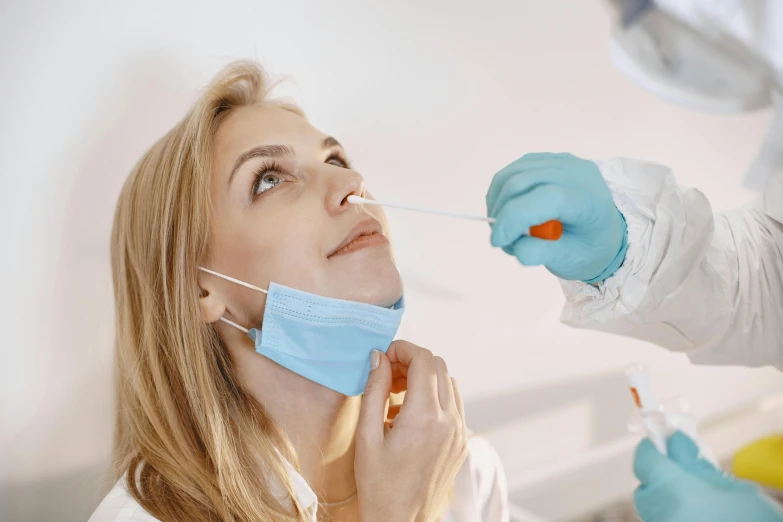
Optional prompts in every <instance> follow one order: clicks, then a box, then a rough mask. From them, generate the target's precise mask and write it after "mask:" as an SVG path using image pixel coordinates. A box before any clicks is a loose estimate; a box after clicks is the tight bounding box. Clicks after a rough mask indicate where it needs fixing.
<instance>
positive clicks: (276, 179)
mask: <svg viewBox="0 0 783 522" xmlns="http://www.w3.org/2000/svg"><path fill="white" fill-rule="evenodd" d="M282 181H283V180H282V179H280V176H278V175H277V174H275V173H273V172H269V173H267V174H262V175H261V176H260V177H259V179H258V183H256V189H255V191H254V193H255V194H261V193H263V192H266V191H267V190H269V189H273V188H275V187H276V186H278V185H279V184H280V183H282Z"/></svg>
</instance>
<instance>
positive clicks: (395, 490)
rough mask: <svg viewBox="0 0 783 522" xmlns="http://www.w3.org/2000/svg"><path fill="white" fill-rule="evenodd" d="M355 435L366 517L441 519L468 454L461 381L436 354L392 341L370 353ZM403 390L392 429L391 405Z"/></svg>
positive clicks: (398, 521)
mask: <svg viewBox="0 0 783 522" xmlns="http://www.w3.org/2000/svg"><path fill="white" fill-rule="evenodd" d="M373 368H374V369H373V370H372V371H371V372H370V378H369V379H368V381H367V386H366V388H365V392H364V397H363V399H362V409H361V414H360V417H359V427H358V429H357V432H356V463H355V473H356V487H357V491H358V496H359V509H360V510H361V513H362V520H366V521H378V522H412V521H427V522H430V521H432V520H436V519H437V518H438V517H439V516H440V515H441V514H442V511H443V508H444V507H445V506H446V504H447V502H448V497H449V493H450V492H451V489H452V487H453V485H454V478H455V476H456V475H457V472H458V471H459V469H460V467H461V466H462V463H463V461H464V460H465V457H466V456H467V431H466V428H465V414H464V411H463V406H462V397H461V396H460V393H459V389H458V388H457V383H456V382H455V381H454V379H452V378H451V377H449V373H448V369H447V368H446V363H445V362H444V361H443V359H441V358H440V357H435V356H433V355H432V352H430V351H429V350H426V349H424V348H420V347H418V346H416V345H414V344H411V343H409V342H406V341H395V342H393V343H392V344H391V346H390V347H389V350H388V352H387V353H386V354H383V353H381V352H375V353H374V354H373ZM392 383H394V391H395V392H400V391H406V390H407V393H406V394H405V399H404V401H403V403H402V405H401V407H400V408H399V412H398V413H397V415H396V418H395V419H394V426H393V427H391V426H390V425H389V424H387V423H386V422H385V420H386V403H387V400H388V399H389V393H390V392H391V391H392Z"/></svg>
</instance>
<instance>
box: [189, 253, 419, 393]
mask: <svg viewBox="0 0 783 522" xmlns="http://www.w3.org/2000/svg"><path fill="white" fill-rule="evenodd" d="M200 270H203V271H204V272H207V273H210V274H212V275H215V276H218V277H221V278H223V279H226V280H228V281H231V282H232V283H236V284H239V285H242V286H244V287H246V288H250V289H252V290H256V291H258V292H263V293H265V294H266V295H267V297H266V307H265V308H264V319H263V322H262V324H261V330H260V331H259V330H258V329H256V328H251V329H250V330H248V329H246V328H244V327H242V326H240V325H238V324H236V323H235V322H233V321H231V320H229V319H226V318H225V317H221V320H222V321H224V322H226V323H228V324H230V325H231V326H234V327H236V328H239V329H240V330H242V331H243V332H246V333H247V335H248V336H249V337H250V338H251V339H252V340H253V341H254V342H255V345H256V351H257V352H258V353H260V354H261V355H263V356H265V357H267V358H269V359H271V360H273V361H274V362H276V363H277V364H279V365H280V366H283V367H284V368H288V369H289V370H291V371H292V372H294V373H296V374H299V375H301V376H302V377H305V378H306V379H309V380H311V381H313V382H317V383H318V384H320V385H322V386H325V387H327V388H329V389H332V390H334V391H337V392H340V393H342V394H344V395H348V396H356V395H361V394H362V392H363V391H364V386H365V384H366V383H367V377H368V376H369V375H370V354H371V352H372V351H373V350H380V351H381V352H384V353H385V352H386V350H387V349H388V348H389V345H390V344H391V342H392V341H393V340H394V336H395V335H397V330H398V329H399V327H400V323H401V322H402V314H403V312H404V309H405V306H404V301H403V299H400V300H399V301H398V302H397V304H395V305H394V306H393V307H391V308H384V307H381V306H374V305H370V304H366V303H359V302H356V301H344V300H342V299H334V298H331V297H323V296H319V295H315V294H310V293H308V292H302V291H301V290H294V289H293V288H288V287H286V286H282V285H278V284H275V283H271V284H270V285H269V290H264V289H262V288H259V287H257V286H253V285H251V284H248V283H245V282H244V281H240V280H238V279H234V278H233V277H228V276H225V275H223V274H220V273H218V272H214V271H212V270H208V269H206V268H200Z"/></svg>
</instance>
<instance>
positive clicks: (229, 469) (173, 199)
mask: <svg viewBox="0 0 783 522" xmlns="http://www.w3.org/2000/svg"><path fill="white" fill-rule="evenodd" d="M268 92H269V85H268V83H267V82H266V80H265V76H264V73H263V71H262V70H261V68H260V67H259V66H258V65H257V64H255V63H252V62H235V63H232V64H230V65H229V66H228V67H226V68H225V69H224V70H222V71H221V72H220V73H219V74H218V75H217V76H216V77H215V78H214V80H213V81H212V83H211V84H210V85H209V86H208V87H207V89H206V90H205V92H204V93H203V94H202V96H201V97H200V99H199V100H198V101H197V103H196V104H195V106H194V107H193V109H192V110H191V111H190V113H189V114H187V115H186V116H185V118H184V119H183V120H182V121H180V122H179V123H178V124H177V125H176V126H175V127H174V128H173V129H172V130H171V131H170V132H169V133H168V134H166V135H165V136H164V137H163V138H162V139H160V140H159V141H158V142H157V143H155V145H154V146H153V147H152V148H151V149H150V150H149V151H148V152H147V153H146V154H145V155H144V156H143V157H142V158H141V160H140V161H139V162H138V164H137V165H136V166H135V167H134V169H133V171H132V172H131V173H130V176H129V177H128V180H127V181H126V182H125V185H124V187H123V189H122V193H121V195H120V199H119V202H118V203H117V210H116V214H115V217H114V227H113V230H112V241H111V261H112V273H113V282H114V294H115V307H116V362H115V371H116V377H115V378H116V400H117V418H116V427H115V429H116V433H115V445H114V456H113V457H114V458H113V471H114V474H115V477H114V478H115V480H116V479H119V478H120V477H122V476H123V475H126V480H127V484H128V490H129V491H130V493H131V495H133V497H134V498H135V499H136V500H137V501H138V502H139V503H140V504H141V506H142V507H143V508H144V509H146V510H147V511H148V512H149V513H150V514H151V515H153V516H155V517H156V518H158V519H160V520H164V521H166V522H172V521H182V522H185V521H187V522H207V521H210V522H214V521H216V520H223V521H258V520H261V521H267V520H274V521H301V520H306V519H307V518H306V513H305V512H304V510H303V509H302V508H301V507H300V506H299V504H298V503H297V502H296V494H295V492H294V490H293V488H292V486H291V483H290V480H289V478H288V475H287V473H286V469H285V467H284V464H283V462H282V460H281V457H282V458H285V459H288V461H289V462H291V463H292V464H293V465H294V466H296V465H297V464H296V460H295V456H294V454H293V451H292V450H291V446H290V444H289V443H288V441H287V439H286V437H285V436H284V434H283V433H282V431H281V430H280V429H279V428H278V427H277V426H276V425H275V424H274V423H273V422H272V421H271V420H270V418H269V417H268V415H267V414H266V413H265V411H264V409H263V407H262V406H261V405H260V404H258V403H257V402H256V401H255V400H254V399H253V398H252V397H251V396H250V395H249V394H248V393H247V392H246V391H245V390H243V389H242V387H241V386H240V384H239V382H238V381H237V377H236V375H235V373H234V368H233V367H232V364H231V361H230V359H229V357H228V355H227V352H226V350H225V347H224V345H223V343H222V341H221V340H220V338H219V337H218V335H217V332H216V330H215V328H214V327H213V326H212V325H209V324H205V323H204V322H203V321H202V319H201V314H200V308H199V304H198V293H199V290H198V284H197V267H198V266H199V263H200V262H201V261H202V260H203V259H204V258H205V256H206V254H207V248H208V247H207V241H208V237H209V231H210V213H211V204H210V190H209V187H210V165H211V163H210V155H211V149H212V141H213V138H214V135H215V132H216V130H217V128H218V126H219V125H220V122H221V120H222V119H224V118H225V117H226V115H228V114H229V113H230V112H231V111H232V110H234V109H235V108H238V107H245V106H251V105H258V104H274V105H278V106H282V107H284V108H286V109H288V110H292V111H294V112H297V113H299V111H298V110H297V109H296V108H295V107H292V106H290V105H286V104H284V103H282V102H279V101H274V100H269V99H267V96H268ZM299 114H301V113H299ZM276 491H277V493H275V492H276ZM286 495H287V498H284V500H281V497H286Z"/></svg>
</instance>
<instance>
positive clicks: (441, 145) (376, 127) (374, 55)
mask: <svg viewBox="0 0 783 522" xmlns="http://www.w3.org/2000/svg"><path fill="white" fill-rule="evenodd" d="M609 22H610V20H609V17H608V14H607V13H606V12H605V11H604V9H603V5H602V3H601V2H599V1H592V2H575V1H572V0H547V1H546V2H542V1H538V2H536V1H532V0H529V1H519V0H517V1H512V0H492V1H485V2H465V1H460V2H455V1H446V0H429V1H426V2H414V1H404V2H382V1H373V2H364V1H358V0H357V1H348V0H332V1H331V2H320V1H318V0H295V1H294V0H286V1H278V2H272V1H264V0H234V1H223V2H211V3H210V2H192V1H185V0H176V1H169V2H155V1H146V2H141V1H139V2H123V3H119V2H97V1H92V2H87V1H76V0H71V1H67V2H66V1H61V2H22V1H21V0H19V1H17V2H15V3H8V2H4V3H3V4H2V5H1V6H0V100H3V110H2V123H0V181H1V182H2V185H1V186H0V223H2V231H3V233H2V241H1V242H0V245H1V246H0V273H2V274H3V283H2V290H3V292H4V294H3V297H4V298H3V300H2V304H1V305H0V306H1V307H2V308H0V310H1V311H2V315H0V320H1V321H2V328H0V346H1V350H0V401H2V402H0V451H2V454H0V519H2V520H53V519H54V518H53V516H54V514H57V517H56V519H57V520H60V521H77V520H85V519H86V517H87V516H88V514H89V513H90V512H91V510H92V509H93V508H94V506H95V504H96V503H97V500H98V498H97V496H96V495H97V491H98V489H99V488H100V487H101V485H102V483H101V477H102V472H103V471H104V470H105V467H106V463H107V457H108V453H109V448H110V438H111V431H112V398H111V395H110V383H111V373H110V363H111V358H112V321H113V317H112V295H111V281H110V273H109V265H108V236H109V230H110V226H111V219H112V213H113V208H114V204H115V201H116V198H117V195H118V192H119V188H120V186H121V183H122V182H123V180H124V178H125V176H126V175H127V173H128V172H129V170H130V168H131V166H132V164H133V163H134V162H135V160H136V159H137V158H138V157H139V156H140V155H141V153H142V152H143V151H144V150H145V149H146V148H147V147H148V146H149V145H150V144H151V143H152V141H153V140H154V139H156V138H157V137H159V136H160V135H161V134H162V133H163V132H164V131H165V130H167V129H168V128H169V127H170V126H171V125H172V124H173V123H174V122H175V121H176V120H177V119H178V118H179V117H180V116H181V115H182V114H183V113H184V111H185V109H186V107H187V106H188V104H189V103H190V101H191V100H193V99H194V97H195V95H196V91H197V89H198V88H199V87H200V86H202V85H204V84H205V83H206V82H207V81H208V80H209V78H210V77H211V76H212V75H213V74H214V73H215V72H216V70H217V69H218V68H219V67H220V66H222V65H223V64H225V63H227V62H228V61H230V60H231V59H234V58H240V57H256V58H258V59H259V60H260V61H261V62H262V63H263V64H264V65H265V66H266V67H267V68H268V69H269V70H270V71H271V72H272V73H273V74H274V75H276V76H280V75H286V76H289V77H290V78H292V81H291V82H289V83H288V84H287V85H285V86H284V88H283V89H282V91H281V92H283V93H287V94H290V95H292V96H294V97H295V98H296V100H297V101H298V102H299V103H300V104H301V105H302V106H303V107H304V108H305V110H306V111H307V112H308V114H309V116H310V117H311V119H312V121H313V122H314V123H315V124H316V125H317V126H319V127H320V128H322V129H323V130H325V131H327V132H330V133H332V134H334V135H335V136H338V137H339V139H340V140H341V141H342V142H343V143H344V144H345V145H346V147H347V149H348V152H349V154H350V155H351V156H352V158H353V160H354V162H355V163H356V165H357V166H358V167H359V169H360V170H361V171H362V172H363V173H364V174H365V176H366V178H367V180H368V183H369V185H370V187H371V188H372V190H373V192H374V193H375V194H376V195H377V196H378V197H383V198H386V199H389V200H396V201H400V202H407V203H410V204H416V203H419V202H422V201H424V199H425V198H428V199H436V200H437V199H439V198H440V200H441V204H440V206H441V207H443V208H446V209H454V210H462V211H473V212H477V213H480V212H482V211H483V201H484V199H483V198H484V193H485V191H486V188H487V186H488V183H489V180H490V178H491V176H492V174H493V173H494V172H495V171H496V170H498V169H499V168H500V167H502V166H504V165H505V164H506V163H508V162H510V161H511V160H513V159H515V158H516V157H518V156H520V155H522V154H523V153H526V152H530V151H539V150H552V151H570V152H573V153H575V154H578V155H582V156H584V157H590V158H601V157H610V156H615V155H628V156H635V157H642V158H648V159H655V160H658V161H660V162H663V163H667V164H669V165H671V166H672V167H674V168H675V169H676V170H677V171H678V173H679V179H680V181H681V182H683V183H685V184H689V185H693V186H697V187H699V188H701V189H702V190H704V192H706V193H707V195H708V196H709V197H710V198H711V199H712V201H713V203H714V206H715V207H716V208H717V209H725V208H729V207H731V206H734V205H737V204H739V203H742V202H744V201H747V200H748V199H749V198H750V197H751V196H752V194H750V193H749V192H747V191H745V190H743V189H741V188H739V185H740V181H741V176H742V173H743V170H744V169H745V168H746V166H747V165H748V164H749V162H750V160H751V159H752V157H753V155H754V153H755V151H756V148H757V146H758V144H759V142H760V139H761V137H762V135H763V131H764V129H765V125H766V122H767V121H768V114H766V113H757V114H751V115H744V116H733V117H716V116H709V115H705V114H699V113H694V112H689V111H686V110H684V109H680V108H677V107H673V106H670V105H667V104H665V103H663V102H659V101H657V100H656V99H654V98H652V97H651V96H649V95H647V94H646V93H644V92H642V91H641V90H639V89H638V88H636V87H635V86H634V85H632V84H630V83H629V82H628V81H627V80H625V79H624V78H623V77H621V76H620V75H619V74H618V73H617V72H615V70H614V69H613V68H612V66H611V64H610V62H609V58H608V50H607V33H608V28H609ZM446 193H449V194H451V195H452V196H449V197H447V196H446V195H445V194H446ZM440 195H442V197H440ZM391 219H392V223H393V226H394V239H395V240H396V244H397V248H398V251H399V257H400V260H401V268H402V271H403V273H404V276H405V278H406V281H407V285H408V291H409V303H410V312H409V313H408V315H407V318H406V324H405V326H404V330H403V336H404V337H405V338H408V339H410V340H412V341H414V342H416V343H418V344H422V345H424V346H428V347H430V348H432V349H433V350H435V351H437V352H439V353H440V354H442V355H443V356H444V357H445V358H446V359H447V361H448V362H449V365H450V369H451V371H452V373H454V374H455V375H456V376H457V377H458V378H459V380H460V381H461V384H462V388H463V390H464V394H465V396H466V400H467V401H468V402H469V403H470V404H474V405H478V404H480V403H481V404H484V403H483V402H482V401H484V400H487V399H488V398H490V397H493V396H496V395H502V396H504V397H513V396H517V395H518V396H520V397H522V398H523V399H520V401H519V402H518V403H514V404H518V410H517V411H514V412H511V413H513V414H514V415H517V416H521V417H522V418H525V413H526V411H527V410H528V409H535V407H534V406H535V405H534V404H533V403H535V402H536V401H535V400H533V401H532V403H531V399H535V398H536V397H537V396H538V394H539V391H538V390H545V391H542V392H541V393H542V394H547V396H551V395H552V390H560V391H557V392H556V393H554V395H557V394H559V393H561V392H562V390H564V389H567V388H568V387H569V386H571V385H572V384H573V383H577V385H575V386H576V387H575V388H573V389H577V390H578V389H579V385H580V384H579V383H582V384H584V383H588V384H587V385H586V386H588V388H590V386H592V385H590V383H595V386H596V387H597V388H600V389H602V390H604V392H606V390H607V389H608V390H609V394H610V395H611V393H612V390H616V393H617V397H621V399H618V402H617V405H616V407H612V408H610V407H609V406H607V407H606V408H605V411H595V405H593V406H589V407H581V406H580V405H579V403H578V402H576V403H573V404H571V403H569V402H567V401H566V402H564V403H563V404H560V405H558V406H554V405H553V406H552V408H553V409H552V411H551V412H550V414H549V417H546V416H545V417H544V419H548V420H547V421H546V422H545V421H542V420H541V417H536V419H538V420H536V421H535V422H537V423H538V424H536V425H535V426H533V425H531V426H530V429H529V430H528V429H527V428H526V427H525V425H524V424H520V425H519V427H518V433H517V435H516V436H518V437H523V438H524V440H525V442H526V448H527V449H522V448H520V450H519V452H518V453H517V454H515V455H514V458H515V459H516V460H515V463H510V464H509V468H510V471H512V472H514V471H515V470H517V469H518V468H519V467H520V466H525V465H526V463H530V462H539V463H540V461H541V459H546V458H549V456H554V455H557V454H562V452H563V451H576V450H578V449H580V448H584V447H589V446H590V445H593V444H595V443H596V441H597V440H598V439H601V438H606V437H609V436H613V435H617V434H619V433H620V432H622V425H623V423H624V421H625V415H626V413H627V409H626V407H625V404H626V403H625V402H623V401H625V396H624V395H623V394H624V393H625V390H624V389H623V388H622V384H621V381H617V380H616V378H615V377H613V376H612V375H613V373H615V372H616V371H617V370H618V369H619V368H621V367H622V366H623V365H624V364H625V363H627V362H630V361H633V360H644V361H647V362H648V363H649V364H650V365H651V366H652V368H653V370H654V378H655V385H656V386H657V387H659V388H660V389H661V394H662V395H666V394H672V393H681V394H684V395H686V396H687V397H689V398H690V399H691V401H692V403H693V404H694V407H695V408H696V409H697V411H698V410H700V409H701V410H702V411H706V410H709V409H711V408H712V409H714V408H718V407H720V405H721V404H723V403H724V402H726V401H728V400H731V399H732V398H734V397H736V396H738V395H752V394H754V393H757V392H759V391H765V390H772V389H777V388H779V387H780V386H781V378H780V377H779V376H778V375H777V374H776V373H775V372H774V371H773V370H740V369H714V368H713V369H708V368H693V367H691V366H689V365H688V363H687V361H685V360H684V359H683V358H682V357H680V356H677V355H674V354H668V353H665V352H663V351H662V350H660V349H657V348H655V347H652V346H646V345H644V344H642V343H640V342H636V341H630V340H627V339H622V338H617V337H610V336H606V335H601V334H597V333H588V332H581V331H576V330H571V329H568V328H566V327H564V326H561V325H560V324H559V323H558V320H557V318H558V314H559V307H560V305H561V301H562V297H561V295H560V292H559V289H558V286H557V283H556V282H555V281H554V280H553V278H552V277H550V276H549V275H548V273H547V272H546V271H544V270H543V269H522V268H520V267H519V266H518V265H517V264H516V262H515V261H514V260H513V259H510V258H508V257H506V256H504V255H503V254H502V253H500V252H498V251H494V250H492V249H491V248H490V247H489V245H488V242H489V241H488V231H487V229H486V227H485V226H483V225H480V224H470V223H468V224H466V223H451V222H449V221H447V220H442V219H439V218H434V217H433V218H422V217H420V216H414V215H411V214H404V213H394V212H392V213H391ZM455 325H460V326H459V328H455ZM604 376H607V377H606V378H604ZM618 382H620V384H617V383H618ZM602 383H603V384H602ZM607 383H610V384H607ZM611 383H614V384H611ZM607 386H609V387H608V388H607ZM602 387H603V388H602ZM515 394H516V395H515ZM497 413H498V414H504V413H507V412H505V411H498V412H497ZM597 416H598V417H597ZM597 418H601V419H603V421H602V424H601V425H602V426H611V427H610V428H603V431H602V432H601V435H600V436H598V435H596V433H597V431H596V430H598V431H601V429H602V428H601V426H596V425H595V424H596V422H597V421H596V419H597ZM531 422H532V421H531ZM550 423H555V424H556V425H557V426H560V427H559V428H557V429H556V430H553V429H551V428H547V426H550V425H551V424H550ZM607 430H608V431H607ZM553 432H555V433H565V432H567V436H563V437H560V438H557V437H553ZM516 436H515V437H516ZM512 439H513V437H512Z"/></svg>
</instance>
